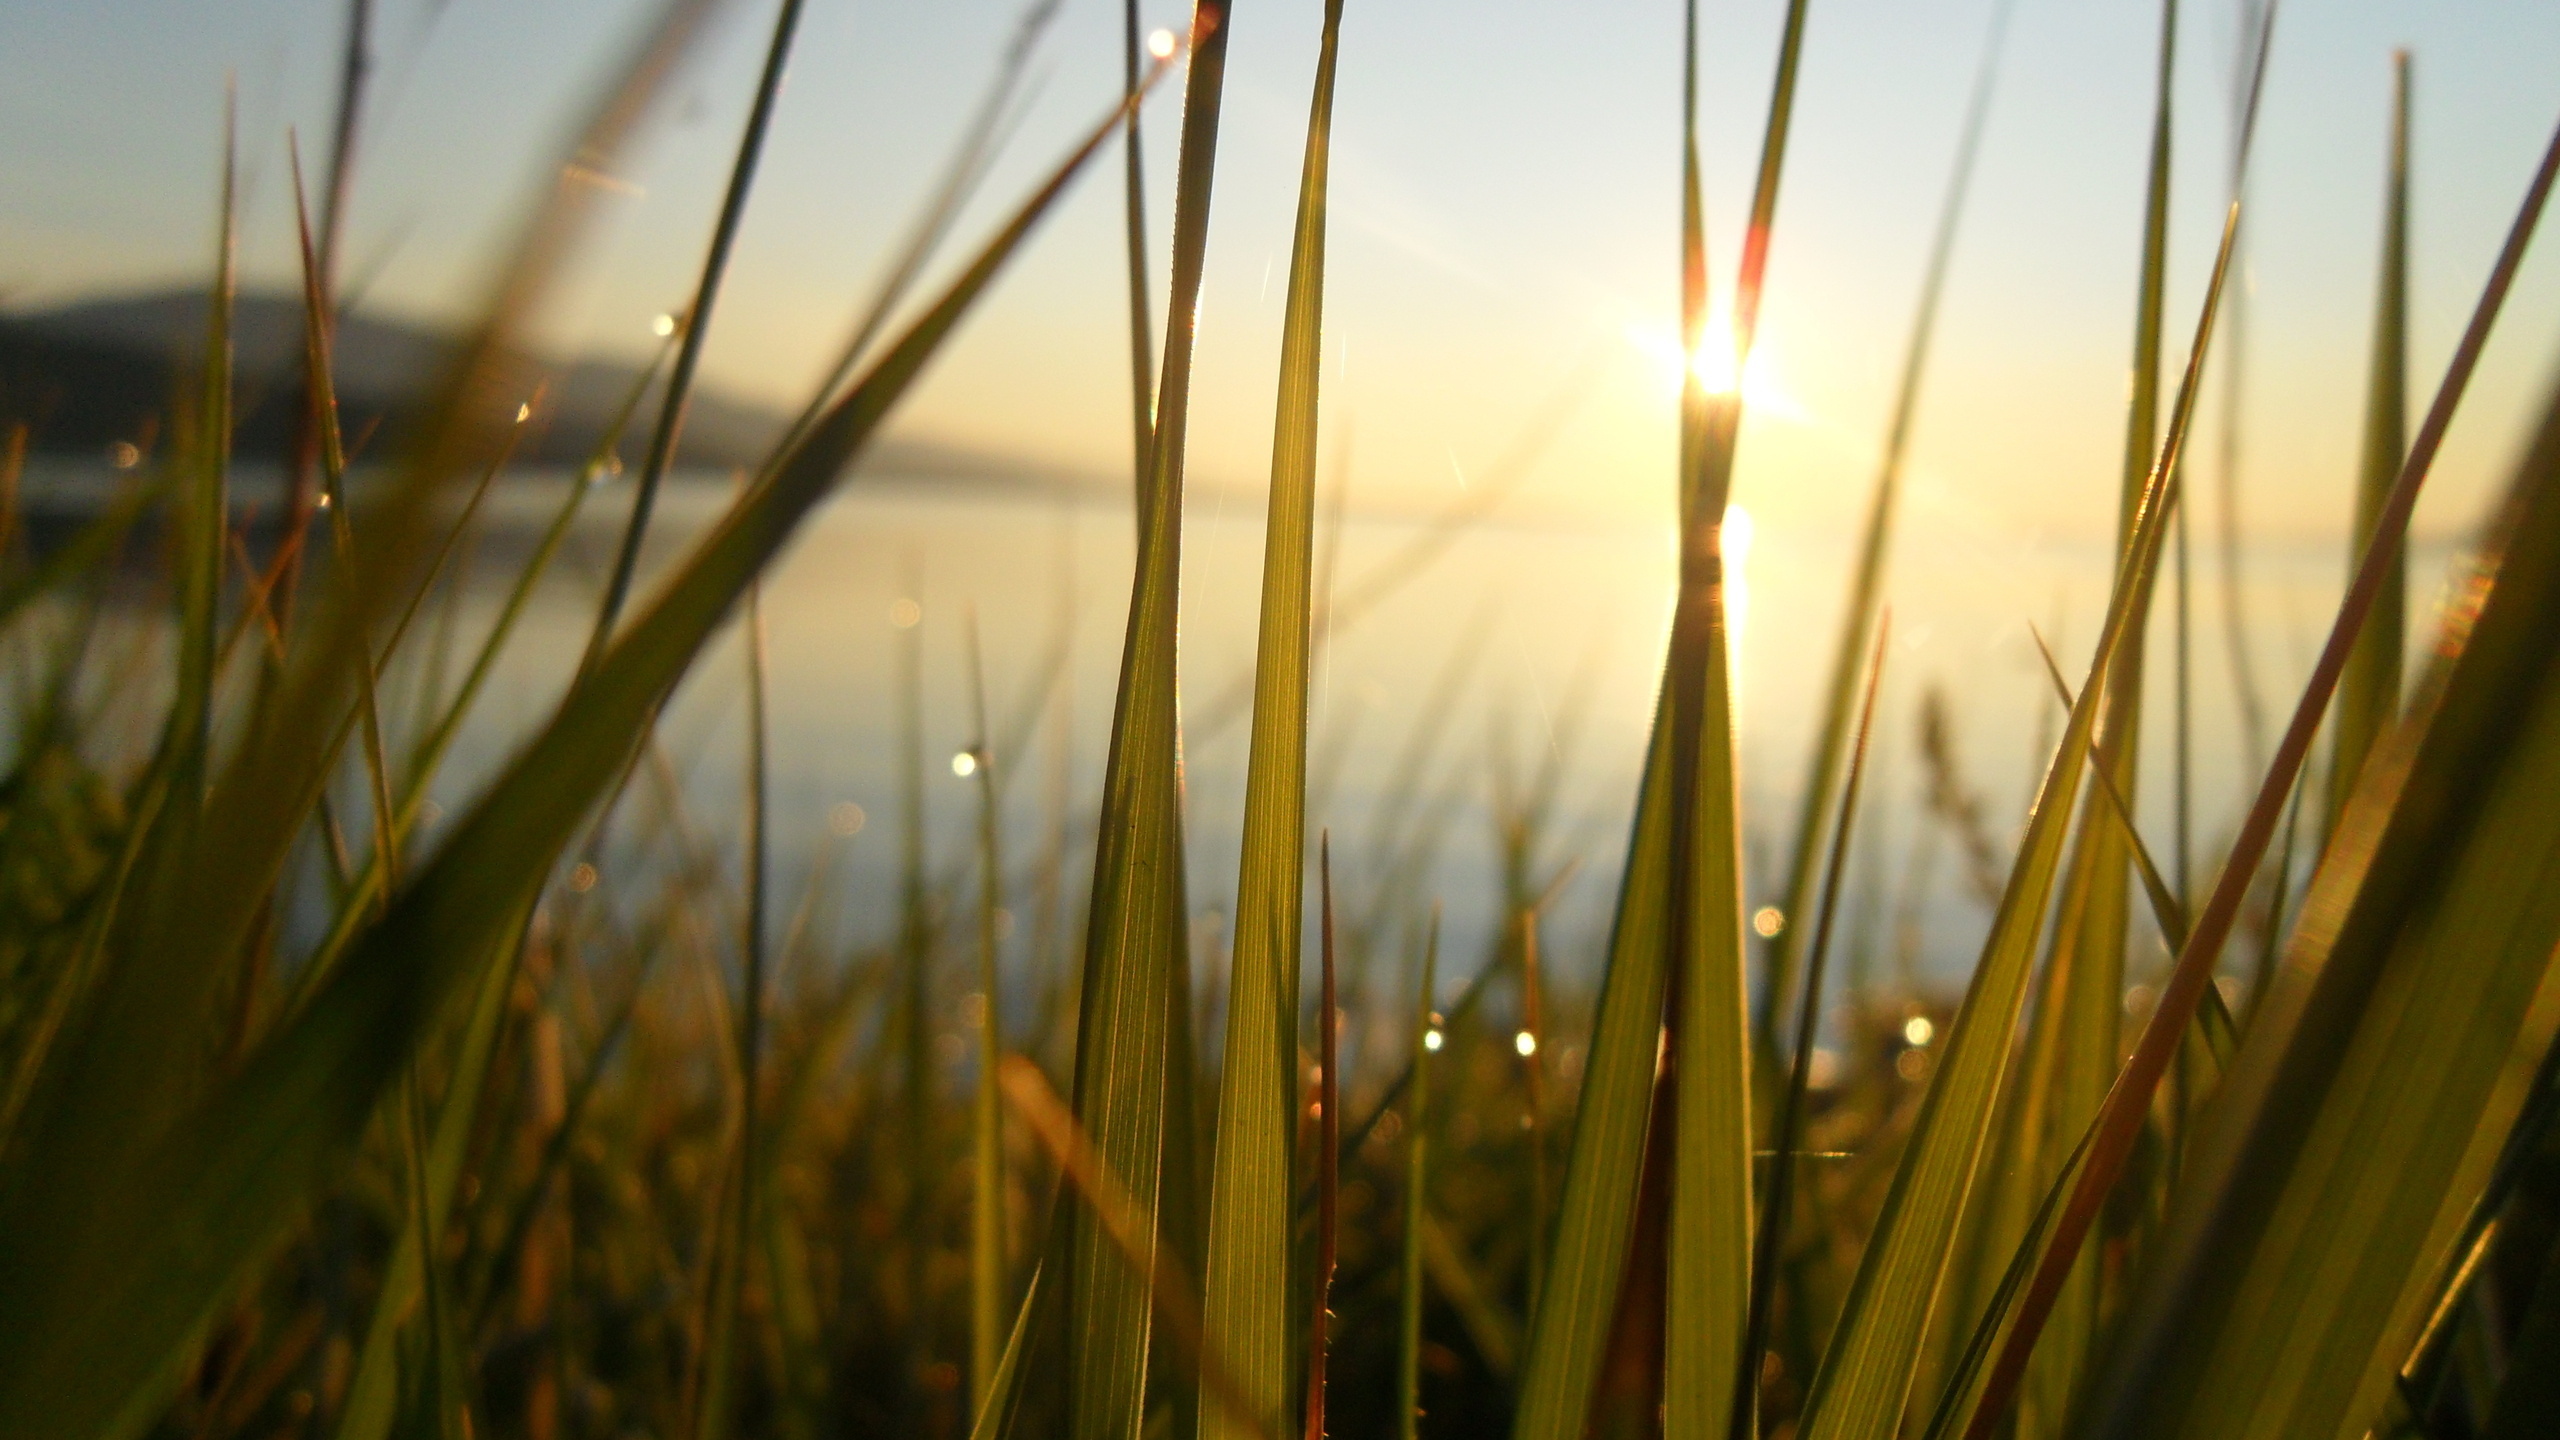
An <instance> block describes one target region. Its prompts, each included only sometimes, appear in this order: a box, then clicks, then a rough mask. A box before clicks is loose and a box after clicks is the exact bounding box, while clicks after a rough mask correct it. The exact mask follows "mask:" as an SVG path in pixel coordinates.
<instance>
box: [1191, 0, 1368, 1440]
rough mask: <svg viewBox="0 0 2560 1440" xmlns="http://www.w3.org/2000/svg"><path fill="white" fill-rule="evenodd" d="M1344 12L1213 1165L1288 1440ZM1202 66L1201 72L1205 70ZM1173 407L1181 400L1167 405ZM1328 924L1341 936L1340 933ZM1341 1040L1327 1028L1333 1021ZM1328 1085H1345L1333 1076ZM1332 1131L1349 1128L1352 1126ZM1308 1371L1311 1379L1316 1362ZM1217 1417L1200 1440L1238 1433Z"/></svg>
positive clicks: (1263, 1393)
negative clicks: (1311, 740)
mask: <svg viewBox="0 0 2560 1440" xmlns="http://www.w3.org/2000/svg"><path fill="white" fill-rule="evenodd" d="M1341 35H1342V0H1327V3H1326V5H1325V11H1324V38H1323V44H1322V48H1321V49H1320V50H1319V52H1318V55H1317V60H1316V77H1315V96H1314V100H1313V102H1312V104H1311V108H1310V111H1309V115H1308V119H1307V141H1306V159H1305V165H1304V170H1303V173H1302V175H1301V178H1300V180H1299V187H1298V218H1297V228H1296V235H1295V237H1294V239H1293V240H1292V242H1291V250H1290V259H1289V293H1288V301H1287V307H1286V312H1285V313H1286V318H1285V319H1284V321H1283V322H1282V329H1281V337H1280V395H1279V401H1278V405H1277V408H1276V413H1275V418H1274V420H1273V428H1272V445H1271V497H1270V506H1269V514H1268V518H1267V519H1266V521H1265V528H1264V541H1263V561H1262V617H1261V629H1260V638H1259V640H1258V642H1257V645H1256V648H1255V654H1254V667H1255V672H1256V673H1255V679H1254V706H1253V740H1252V749H1251V751H1250V753H1249V758H1248V759H1247V761H1246V770H1245V797H1244V837H1243V843H1242V850H1243V859H1242V861H1241V863H1240V867H1239V870H1238V874H1237V876H1236V922H1235V954H1234V959H1233V961H1232V962H1231V969H1230V974H1229V978H1228V981H1227V1033H1226V1045H1225V1059H1224V1062H1223V1064H1222V1066H1221V1068H1220V1071H1219V1076H1218V1138H1217V1144H1216V1145H1215V1146H1214V1147H1213V1149H1212V1151H1211V1155H1212V1161H1211V1163H1212V1164H1213V1165H1214V1166H1215V1171H1214V1174H1213V1176H1212V1179H1211V1181H1210V1188H1209V1231H1208V1237H1207V1240H1208V1254H1207V1277H1206V1278H1207V1300H1206V1303H1205V1305H1204V1307H1203V1323H1204V1324H1205V1326H1206V1329H1207V1335H1208V1344H1209V1345H1210V1346H1211V1347H1212V1348H1214V1349H1216V1350H1217V1351H1218V1353H1220V1354H1222V1355H1224V1356H1226V1357H1227V1362H1228V1364H1229V1365H1231V1366H1232V1367H1233V1368H1234V1373H1235V1377H1236V1383H1237V1384H1238V1385H1240V1386H1242V1387H1243V1389H1244V1393H1245V1395H1246V1397H1247V1399H1248V1401H1249V1402H1250V1403H1251V1404H1252V1405H1253V1406H1255V1407H1256V1414H1257V1423H1258V1424H1259V1425H1260V1426H1261V1428H1262V1429H1264V1430H1266V1431H1268V1432H1270V1433H1273V1434H1284V1433H1286V1432H1287V1430H1288V1428H1289V1427H1288V1425H1287V1424H1286V1423H1285V1422H1286V1421H1287V1419H1288V1406H1289V1404H1290V1401H1291V1398H1292V1396H1291V1391H1292V1380H1293V1378H1294V1375H1295V1370H1296V1366H1295V1357H1296V1352H1297V1350H1298V1346H1297V1345H1296V1344H1295V1343H1294V1341H1293V1338H1292V1337H1293V1333H1294V1331H1295V1330H1296V1328H1297V1324H1298V1321H1299V1317H1298V1316H1296V1315H1294V1314H1292V1311H1291V1304H1290V1296H1291V1294H1292V1293H1293V1292H1292V1290H1291V1287H1290V1283H1289V1272H1290V1265H1289V1258H1290V1253H1291V1250H1292V1249H1293V1241H1294V1239H1295V1233H1296V1226H1295V1224H1294V1223H1293V1220H1294V1218H1295V1217H1294V1210H1295V1201H1296V1197H1297V1193H1298V1185H1297V1178H1296V1166H1295V1164H1294V1157H1295V1152H1296V1149H1297V1139H1298V1124H1297V1113H1298V1104H1297V1088H1298V1086H1297V1075H1298V1034H1297V1030H1298V1024H1297V1021H1298V983H1299V968H1300V967H1299V962H1300V954H1301V936H1300V933H1299V932H1300V922H1301V916H1302V915H1303V914H1304V913H1305V908H1306V907H1305V874H1306V828H1307V821H1306V801H1307V677H1308V654H1309V647H1310V639H1309V636H1310V620H1309V615H1310V612H1311V610H1312V606H1313V603H1314V600H1313V586H1314V568H1313V567H1314V542H1315V491H1316V485H1315V480H1316V442H1317V434H1318V424H1317V422H1318V409H1317V392H1318V382H1319V380H1320V379H1321V375H1322V371H1323V360H1324V259H1325V195H1326V180H1327V175H1328V173H1329V169H1330V161H1331V155H1332V131H1333V93H1334V72H1335V67H1336V60H1337V56H1338V54H1339V52H1340V45H1341ZM1195 63H1196V62H1195ZM1166 393H1167V394H1168V395H1172V394H1174V392H1173V391H1171V390H1168V391H1167V392H1166ZM1329 923H1330V922H1329V921H1328V924H1329ZM1320 1023H1323V1024H1325V1025H1327V1026H1328V1027H1329V1026H1330V1025H1331V1023H1332V1021H1331V1018H1330V1015H1329V1013H1326V1014H1324V1015H1323V1016H1322V1017H1321V1022H1320ZM1326 1079H1327V1081H1328V1082H1331V1081H1332V1079H1333V1077H1332V1076H1331V1075H1330V1074H1328V1075H1327V1077H1326ZM1326 1119H1327V1121H1328V1122H1330V1123H1331V1124H1333V1125H1334V1126H1335V1128H1337V1129H1338V1128H1339V1123H1340V1121H1339V1117H1337V1116H1332V1115H1328V1116H1327V1117H1326ZM1309 1363H1310V1364H1314V1363H1315V1361H1314V1359H1313V1357H1310V1360H1309ZM1222 1413H1223V1412H1222V1409H1221V1407H1218V1406H1217V1405H1215V1404H1214V1403H1211V1404H1207V1405H1205V1406H1204V1408H1203V1409H1202V1411H1201V1414H1200V1433H1201V1434H1202V1435H1204V1436H1210V1437H1224V1436H1227V1435H1230V1434H1233V1433H1235V1427H1233V1426H1231V1425H1229V1424H1228V1423H1226V1422H1225V1421H1223V1420H1222V1419H1221V1418H1220V1416H1221V1414H1222Z"/></svg>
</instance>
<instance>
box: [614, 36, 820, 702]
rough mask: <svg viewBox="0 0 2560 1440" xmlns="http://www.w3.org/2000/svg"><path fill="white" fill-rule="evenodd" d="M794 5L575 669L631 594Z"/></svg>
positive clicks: (760, 82) (750, 113) (760, 81)
mask: <svg viewBox="0 0 2560 1440" xmlns="http://www.w3.org/2000/svg"><path fill="white" fill-rule="evenodd" d="M801 3H802V0H780V3H779V5H778V6H777V8H776V9H775V11H774V16H773V38H772V40H771V41H769V42H767V44H766V46H765V55H764V70H763V73H762V74H760V75H759V76H758V77H757V79H756V92H755V99H754V100H753V102H752V103H751V104H750V105H749V106H748V109H747V124H746V130H745V132H744V133H743V134H741V135H740V136H739V137H738V155H737V159H736V160H734V161H732V162H731V163H730V166H729V179H728V185H727V188H726V189H725V190H724V191H723V193H722V194H721V197H720V214H719V218H718V219H716V220H715V221H713V222H712V226H711V244H710V247H709V249H708V250H707V251H706V252H705V253H704V255H703V257H702V277H701V279H700V280H698V281H696V282H695V284H694V288H693V302H692V303H691V304H689V305H687V306H686V307H685V311H684V314H683V315H682V316H680V317H678V324H679V325H680V326H681V327H682V329H683V332H684V333H683V336H682V338H681V339H680V340H679V341H678V343H677V345H676V361H675V368H674V369H672V370H670V371H668V372H667V389H666V393H665V394H664V395H662V396H660V397H659V400H658V419H657V424H656V425H655V426H654V427H653V428H652V429H651V431H650V433H649V451H648V455H647V457H646V458H645V459H643V460H642V461H641V463H640V479H639V482H638V484H637V485H636V486H635V487H634V488H633V490H632V493H631V515H630V519H629V521H628V523H626V524H625V525H624V527H623V531H622V545H621V548H620V549H618V550H617V551H615V553H614V557H613V570H612V573H611V574H610V575H608V576H607V577H606V579H605V586H604V595H603V598H602V599H601V600H599V601H598V602H597V607H596V623H595V630H594V632H593V635H592V638H590V640H589V641H588V644H587V654H586V658H585V660H584V661H583V662H581V664H580V666H579V668H580V669H581V670H585V669H587V668H590V667H592V666H593V665H594V664H595V662H596V659H597V657H598V656H600V655H601V654H602V653H603V651H604V646H605V642H606V641H608V640H610V639H612V638H613V628H614V626H615V625H616V624H617V623H619V621H620V620H621V618H622V606H623V602H624V600H625V599H626V598H627V597H628V596H629V595H630V593H631V580H632V575H633V572H634V571H636V570H637V569H638V568H639V565H640V546H641V543H642V541H643V540H644V539H646V537H647V536H648V533H649V514H650V511H651V509H652V508H654V507H655V506H656V504H657V501H658V486H659V484H660V483H661V482H662V481H664V480H665V479H666V476H667V469H668V467H669V466H671V465H673V464H674V463H675V458H676V437H677V436H678V435H679V434H681V433H682V432H683V429H684V410H685V402H686V401H687V400H690V399H691V398H692V394H693V371H694V367H695V366H696V365H697V364H699V363H700V362H701V359H702V344H703V341H704V340H706V339H708V338H709V337H710V334H711V310H712V306H713V305H714V304H715V303H716V302H717V301H718V300H719V298H720V282H721V279H722V278H723V277H724V276H725V275H726V274H727V273H728V269H729V250H730V247H731V246H732V245H734V244H735V243H736V242H737V238H738V225H739V222H740V221H742V220H744V219H745V218H746V213H747V196H748V194H749V192H751V191H752V190H753V189H754V188H755V180H756V162H757V160H758V159H760V158H761V157H762V156H763V154H764V137H765V132H766V131H767V130H769V129H771V128H772V125H773V107H774V104H775V102H776V101H777V100H779V99H780V98H781V95H782V72H783V69H784V67H785V65H787V64H788V63H789V61H790V59H791V40H792V36H793V35H794V34H795V33H796V32H797V31H798V29H799V25H800V6H801ZM794 438H797V437H794Z"/></svg>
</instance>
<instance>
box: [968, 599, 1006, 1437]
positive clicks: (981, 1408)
mask: <svg viewBox="0 0 2560 1440" xmlns="http://www.w3.org/2000/svg"><path fill="white" fill-rule="evenodd" d="M963 623H964V624H965V625H966V627H967V630H968V637H969V714H970V721H971V724H972V725H973V727H974V728H975V730H976V733H977V739H976V741H975V742H974V743H973V744H972V745H971V746H970V753H971V754H973V755H975V756H976V757H977V767H976V773H977V777H978V1006H977V1025H978V1089H977V1093H976V1095H975V1096H973V1097H972V1100H971V1105H970V1167H969V1168H970V1174H969V1183H970V1209H969V1413H970V1416H971V1419H972V1422H973V1423H974V1422H975V1421H976V1420H977V1419H978V1418H980V1417H983V1416H984V1415H985V1414H986V1411H987V1402H988V1399H989V1397H990V1396H992V1395H993V1394H994V1393H995V1380H996V1367H997V1366H998V1365H999V1364H1001V1363H1002V1358H1003V1357H1002V1353H1001V1348H1000V1347H1001V1346H1002V1344H1003V1331H1004V1329H1005V1316H1004V1258H1005V1257H1004V1184H1005V1176H1004V1111H1003V1106H1002V1100H1001V1097H999V1096H998V1095H997V1094H996V1067H997V1065H998V1063H999V1062H1000V1061H1002V1060H1003V1058H1004V1033H1003V1029H1002V1025H1003V1015H1004V1012H1003V1010H1002V1009H1001V1008H1000V1006H999V1003H998V1001H999V999H1000V994H1001V992H1000V991H999V989H998V987H997V973H996V960H997V954H996V950H997V943H998V939H999V936H998V935H997V932H996V923H997V921H998V920H999V919H1001V918H1002V907H1003V904H1004V864H1003V858H1002V854H1001V851H1000V850H999V849H998V846H997V841H998V839H999V837H1000V835H1001V830H1002V819H1003V817H1002V815H1001V813H1000V812H1001V809H1002V806H1001V802H1000V800H999V791H998V787H997V784H996V756H995V750H994V744H993V741H992V740H991V739H990V738H989V737H988V734H987V667H986V660H985V657H984V655H983V654H982V652H981V651H980V649H979V645H978V612H977V609H976V608H975V607H974V606H973V607H971V608H970V610H969V611H968V613H967V616H966V618H965V620H964V622H963Z"/></svg>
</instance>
